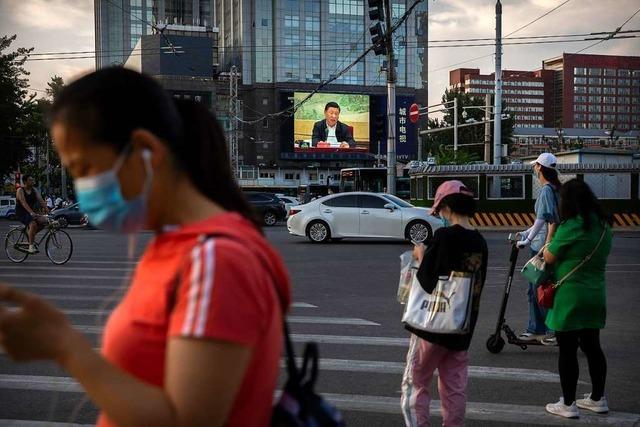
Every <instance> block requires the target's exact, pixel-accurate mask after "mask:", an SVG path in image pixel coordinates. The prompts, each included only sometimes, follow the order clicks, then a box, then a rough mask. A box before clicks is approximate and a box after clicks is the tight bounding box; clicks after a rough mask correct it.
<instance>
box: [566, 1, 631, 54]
mask: <svg viewBox="0 0 640 427" xmlns="http://www.w3.org/2000/svg"><path fill="white" fill-rule="evenodd" d="M638 12H640V9H638V10H636V11H635V12H634V13H633V15H631V16H630V17H629V18H628V19H627V20H626V21H624V22H623V23H622V25H620V26H619V27H618V28H616V29H615V30H614V31H613V32H612V33H611V35H610V36H609V37H607V38H605V39H603V40H600V41H597V42H595V43H593V44H591V45H589V46H587V47H585V48H583V49H580V50H579V51H577V52H576V53H582V52H584V51H585V50H588V49H591V48H592V47H595V46H597V45H599V44H600V43H604V42H605V41H607V40H612V39H614V38H615V35H616V34H618V33H620V31H621V30H622V27H624V26H625V25H627V24H628V23H629V21H631V20H632V19H633V18H634V16H636V15H637V14H638Z"/></svg>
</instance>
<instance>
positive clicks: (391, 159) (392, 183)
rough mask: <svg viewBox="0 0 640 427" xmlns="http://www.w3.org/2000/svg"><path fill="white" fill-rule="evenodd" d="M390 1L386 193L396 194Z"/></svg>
mask: <svg viewBox="0 0 640 427" xmlns="http://www.w3.org/2000/svg"><path fill="white" fill-rule="evenodd" d="M391 1H392V0H384V15H385V24H386V32H385V38H386V46H387V120H388V123H389V125H388V126H387V193H389V194H394V195H395V194H396V71H395V64H394V55H393V34H392V33H391V28H392V20H391Z"/></svg>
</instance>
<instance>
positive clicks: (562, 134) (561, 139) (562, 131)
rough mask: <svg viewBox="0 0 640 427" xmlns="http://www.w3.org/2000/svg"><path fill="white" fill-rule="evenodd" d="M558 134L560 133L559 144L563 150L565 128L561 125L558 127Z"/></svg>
mask: <svg viewBox="0 0 640 427" xmlns="http://www.w3.org/2000/svg"><path fill="white" fill-rule="evenodd" d="M556 134H557V135H558V144H559V149H560V150H563V149H564V148H563V146H564V138H563V136H564V129H562V128H561V127H558V128H556Z"/></svg>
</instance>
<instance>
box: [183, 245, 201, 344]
mask: <svg viewBox="0 0 640 427" xmlns="http://www.w3.org/2000/svg"><path fill="white" fill-rule="evenodd" d="M201 252H202V247H201V246H200V245H197V246H196V247H194V248H193V249H192V250H191V280H190V281H191V283H190V285H189V304H188V305H187V314H186V315H185V318H184V322H183V324H182V335H190V334H191V330H192V329H193V320H194V317H195V312H196V305H197V304H198V291H199V288H200V282H201V281H200V280H199V279H200V270H201V258H202V256H201Z"/></svg>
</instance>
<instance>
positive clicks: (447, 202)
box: [440, 193, 476, 217]
mask: <svg viewBox="0 0 640 427" xmlns="http://www.w3.org/2000/svg"><path fill="white" fill-rule="evenodd" d="M442 206H448V207H449V209H451V212H453V213H456V214H458V215H464V216H468V217H473V216H474V215H475V213H476V200H475V199H474V198H473V197H472V196H467V195H466V194H462V193H456V194H449V195H448V196H446V197H445V198H443V199H442V201H441V202H440V209H442Z"/></svg>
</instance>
